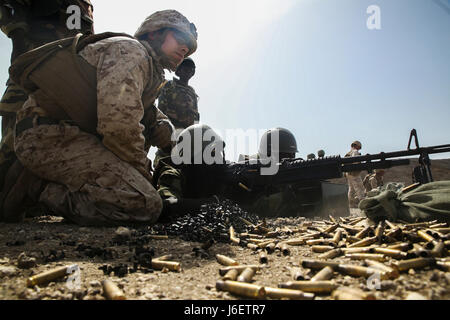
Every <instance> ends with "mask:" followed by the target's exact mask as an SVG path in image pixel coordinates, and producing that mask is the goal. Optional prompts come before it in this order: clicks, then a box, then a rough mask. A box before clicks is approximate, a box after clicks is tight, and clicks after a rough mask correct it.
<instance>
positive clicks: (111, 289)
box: [102, 280, 127, 300]
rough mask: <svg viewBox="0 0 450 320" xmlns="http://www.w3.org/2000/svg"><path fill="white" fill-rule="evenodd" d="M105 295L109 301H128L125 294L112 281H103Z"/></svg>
mask: <svg viewBox="0 0 450 320" xmlns="http://www.w3.org/2000/svg"><path fill="white" fill-rule="evenodd" d="M102 286H103V293H104V295H105V297H106V298H107V299H108V300H126V299H127V298H126V297H125V294H124V293H123V291H122V290H120V289H119V287H117V285H116V284H115V283H114V282H112V281H111V280H103V281H102Z"/></svg>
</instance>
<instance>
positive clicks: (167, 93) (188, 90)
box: [158, 79, 200, 129]
mask: <svg viewBox="0 0 450 320" xmlns="http://www.w3.org/2000/svg"><path fill="white" fill-rule="evenodd" d="M197 102H198V96H197V94H196V93H195V90H194V88H192V87H191V86H189V85H188V86H186V85H184V84H182V83H181V82H180V81H179V80H177V79H174V80H172V81H169V82H167V83H166V85H165V86H164V87H163V89H162V90H161V93H160V96H159V98H158V108H159V109H160V110H161V111H162V112H163V113H164V114H165V115H166V116H168V117H169V119H170V121H171V122H172V123H173V125H174V126H175V128H177V129H185V128H187V127H189V126H191V125H193V124H195V123H196V122H198V121H199V120H200V114H199V113H198V105H197Z"/></svg>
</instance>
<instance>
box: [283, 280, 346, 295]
mask: <svg viewBox="0 0 450 320" xmlns="http://www.w3.org/2000/svg"><path fill="white" fill-rule="evenodd" d="M279 287H280V288H282V289H292V290H301V291H305V292H311V293H330V292H332V291H333V290H335V289H336V288H337V285H336V284H335V283H334V282H333V281H289V282H286V283H281V284H280V285H279Z"/></svg>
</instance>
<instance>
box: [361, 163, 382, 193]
mask: <svg viewBox="0 0 450 320" xmlns="http://www.w3.org/2000/svg"><path fill="white" fill-rule="evenodd" d="M385 173H386V172H385V171H384V170H383V169H375V170H374V173H372V174H368V175H366V176H365V177H364V180H363V185H364V188H365V189H366V193H367V192H369V191H371V190H373V189H376V188H379V187H382V186H383V185H384V181H383V176H384V174H385Z"/></svg>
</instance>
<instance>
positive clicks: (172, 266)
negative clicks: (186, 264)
mask: <svg viewBox="0 0 450 320" xmlns="http://www.w3.org/2000/svg"><path fill="white" fill-rule="evenodd" d="M164 268H167V269H168V270H170V271H175V272H180V271H181V264H180V263H179V262H175V261H159V260H152V269H155V270H162V269H164Z"/></svg>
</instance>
